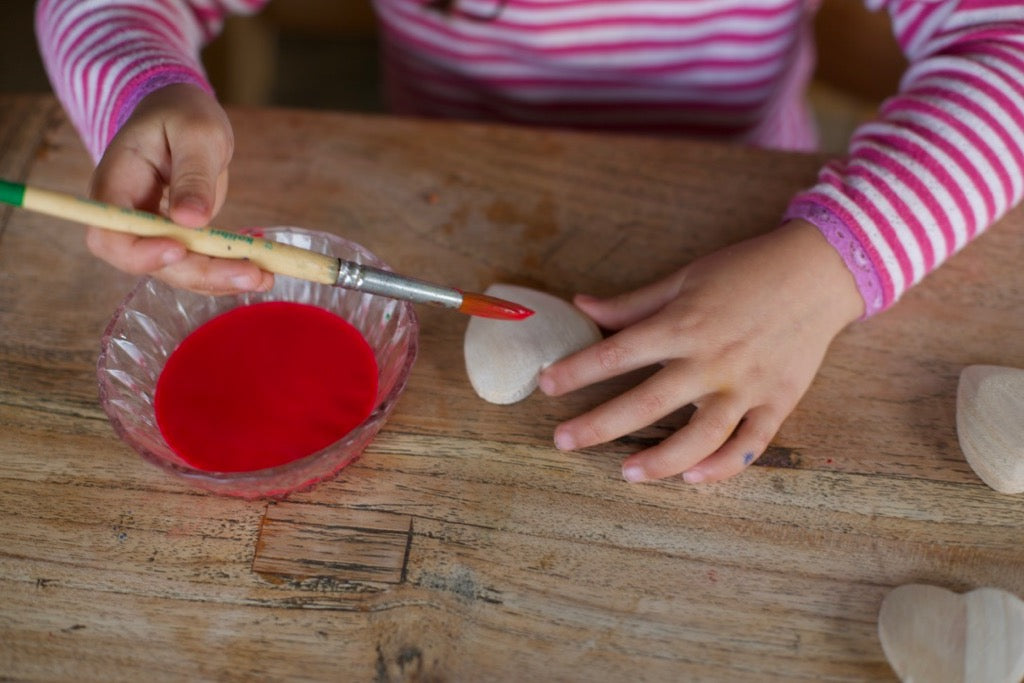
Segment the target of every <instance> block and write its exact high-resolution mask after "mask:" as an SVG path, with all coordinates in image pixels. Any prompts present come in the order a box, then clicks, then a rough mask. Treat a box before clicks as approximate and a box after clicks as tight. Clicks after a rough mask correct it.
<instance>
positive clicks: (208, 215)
mask: <svg viewBox="0 0 1024 683" xmlns="http://www.w3.org/2000/svg"><path fill="white" fill-rule="evenodd" d="M228 161H230V155H229V154H228V153H227V150H226V149H225V148H224V147H223V146H222V145H219V144H216V143H209V142H208V141H207V139H206V137H205V136H184V137H183V138H182V139H181V140H178V141H176V142H174V143H173V146H172V148H171V183H170V195H169V204H170V210H169V214H170V217H171V220H173V221H174V222H175V223H178V224H180V225H184V226H187V227H190V228H200V227H203V226H205V225H207V224H209V222H210V220H211V219H212V218H213V216H214V214H215V213H216V211H217V210H218V209H219V208H220V204H221V203H222V202H223V197H224V196H225V195H226V193H227V164H228Z"/></svg>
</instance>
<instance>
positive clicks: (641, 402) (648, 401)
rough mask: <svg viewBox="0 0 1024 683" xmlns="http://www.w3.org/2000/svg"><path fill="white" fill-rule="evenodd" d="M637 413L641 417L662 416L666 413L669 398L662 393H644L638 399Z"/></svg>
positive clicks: (640, 393)
mask: <svg viewBox="0 0 1024 683" xmlns="http://www.w3.org/2000/svg"><path fill="white" fill-rule="evenodd" d="M635 405H636V412H637V415H638V416H640V417H647V416H651V415H658V416H660V415H662V414H663V413H665V412H666V410H665V407H666V406H667V405H668V396H666V395H665V394H664V393H663V392H660V391H642V392H639V393H638V395H637V397H636V402H635Z"/></svg>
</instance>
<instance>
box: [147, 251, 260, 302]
mask: <svg viewBox="0 0 1024 683" xmlns="http://www.w3.org/2000/svg"><path fill="white" fill-rule="evenodd" d="M153 275H154V277H157V278H159V279H160V280H162V281H164V282H166V283H167V284H169V285H171V286H172V287H179V288H183V289H189V290H192V291H194V292H199V293H201V294H211V295H217V296H219V295H223V294H237V293H239V292H249V291H260V292H265V291H267V290H269V289H270V288H271V287H273V285H274V276H273V275H271V274H270V273H266V272H264V271H262V270H260V269H259V267H258V266H256V265H255V264H253V263H251V262H250V261H243V260H238V261H234V260H228V259H217V258H211V257H209V256H203V255H201V254H189V255H188V256H187V257H186V258H184V259H182V260H181V261H180V262H178V263H175V264H174V265H173V266H170V267H167V268H164V269H162V270H159V271H157V272H155V273H154V274H153Z"/></svg>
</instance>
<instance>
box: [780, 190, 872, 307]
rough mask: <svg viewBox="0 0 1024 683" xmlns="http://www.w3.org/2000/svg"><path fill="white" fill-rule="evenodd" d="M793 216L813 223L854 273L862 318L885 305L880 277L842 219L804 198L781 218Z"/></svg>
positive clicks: (785, 218) (787, 218) (858, 241)
mask: <svg viewBox="0 0 1024 683" xmlns="http://www.w3.org/2000/svg"><path fill="white" fill-rule="evenodd" d="M792 219H801V220H805V221H807V222H808V223H811V224H812V225H814V226H815V227H816V228H818V230H820V231H821V234H822V235H824V236H825V239H826V240H828V243H829V244H831V245H832V247H833V248H834V249H835V250H836V251H838V252H839V256H841V257H842V259H843V262H844V263H845V264H846V267H847V268H849V269H850V272H851V273H852V274H853V279H854V280H855V281H856V283H857V289H858V291H860V296H861V298H862V299H863V300H864V315H863V316H861V319H864V318H870V317H871V316H873V315H874V314H875V313H878V312H879V311H881V310H882V309H884V308H885V294H884V291H883V289H882V278H881V277H879V274H878V270H877V269H876V268H875V265H874V263H872V261H871V259H870V258H868V252H867V250H866V249H865V248H864V245H863V244H862V243H861V241H860V239H859V238H858V237H857V235H856V233H855V232H854V231H853V230H851V229H850V227H849V226H848V225H847V224H846V223H845V222H844V221H843V219H841V218H840V217H839V216H837V215H835V214H834V213H832V212H831V211H829V210H828V209H827V208H825V207H823V206H821V205H820V204H814V203H811V202H806V201H804V202H800V201H798V202H794V203H793V204H791V205H790V206H789V208H788V209H787V210H786V214H785V216H784V220H792Z"/></svg>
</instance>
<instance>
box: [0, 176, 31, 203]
mask: <svg viewBox="0 0 1024 683" xmlns="http://www.w3.org/2000/svg"><path fill="white" fill-rule="evenodd" d="M24 201H25V186H24V185H22V184H21V183H12V182H10V181H8V180H4V179H3V178H0V203H3V204H10V205H11V206H21V205H22V202H24Z"/></svg>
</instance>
